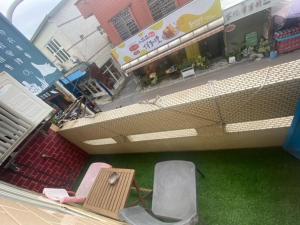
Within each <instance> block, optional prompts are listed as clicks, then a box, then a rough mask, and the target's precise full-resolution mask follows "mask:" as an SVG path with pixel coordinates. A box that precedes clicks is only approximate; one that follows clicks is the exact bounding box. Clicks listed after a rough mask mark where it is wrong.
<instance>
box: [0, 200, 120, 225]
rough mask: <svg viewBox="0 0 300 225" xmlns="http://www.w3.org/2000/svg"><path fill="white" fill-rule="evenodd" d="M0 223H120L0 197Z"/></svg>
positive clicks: (79, 224)
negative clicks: (70, 213) (42, 207)
mask: <svg viewBox="0 0 300 225" xmlns="http://www.w3.org/2000/svg"><path fill="white" fill-rule="evenodd" d="M0 218H1V220H0V224H3V225H122V224H123V223H121V222H118V221H113V220H110V219H106V218H104V217H103V218H101V221H99V220H95V219H91V218H87V217H82V216H75V215H69V214H65V213H60V212H56V211H52V210H46V209H41V208H37V207H35V206H33V205H29V204H25V203H18V202H14V201H11V200H7V199H0Z"/></svg>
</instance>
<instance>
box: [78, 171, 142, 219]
mask: <svg viewBox="0 0 300 225" xmlns="http://www.w3.org/2000/svg"><path fill="white" fill-rule="evenodd" d="M114 172H115V173H117V174H118V175H119V176H120V178H119V180H118V181H117V182H116V183H115V184H114V185H111V184H109V182H108V179H109V177H110V175H111V174H112V173H114ZM134 175H135V171H134V170H132V169H118V168H110V169H101V172H100V173H99V174H98V177H97V178H96V181H95V183H94V185H93V187H92V189H91V191H90V193H89V194H88V197H87V199H86V201H85V202H84V205H83V207H84V208H86V209H89V210H91V211H93V212H96V213H99V214H101V215H104V216H108V217H111V218H113V219H119V213H120V210H121V209H123V208H124V207H125V205H126V202H127V199H128V197H129V194H130V190H131V186H132V185H133V186H134V187H135V188H136V190H137V193H138V196H139V199H140V201H141V203H142V204H143V203H144V202H143V199H142V197H141V194H140V189H139V187H138V185H137V182H136V180H135V178H134Z"/></svg>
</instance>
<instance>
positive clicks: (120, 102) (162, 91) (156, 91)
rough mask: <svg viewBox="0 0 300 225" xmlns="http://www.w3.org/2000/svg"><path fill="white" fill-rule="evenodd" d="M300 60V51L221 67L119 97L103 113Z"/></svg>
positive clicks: (105, 107) (103, 107)
mask: <svg viewBox="0 0 300 225" xmlns="http://www.w3.org/2000/svg"><path fill="white" fill-rule="evenodd" d="M299 58H300V50H298V51H295V52H291V53H288V54H285V55H280V56H279V57H278V58H276V59H274V60H270V59H269V58H264V59H262V60H260V61H251V62H250V61H246V62H241V63H237V64H234V65H229V66H225V65H224V67H221V68H220V69H218V70H214V71H207V72H204V73H200V74H197V75H196V76H194V77H190V78H186V79H177V80H174V81H173V82H170V83H166V84H163V85H158V86H157V87H153V88H150V89H146V90H141V91H135V92H134V93H131V94H129V93H128V91H126V92H127V93H126V94H128V95H119V96H118V97H117V98H116V99H114V100H113V102H111V103H108V104H106V105H103V106H102V107H101V109H102V111H108V110H112V109H115V108H120V107H123V106H127V105H131V104H135V103H138V102H141V101H144V100H146V99H152V98H155V97H156V96H158V95H159V96H164V95H168V94H171V93H174V92H178V91H182V90H186V89H189V88H193V87H196V86H199V85H202V84H205V83H207V82H208V81H210V80H222V79H226V78H229V77H233V76H237V75H240V74H243V73H248V72H251V71H255V70H259V69H263V68H265V67H268V66H274V65H278V64H282V63H286V62H290V61H294V60H297V59H299Z"/></svg>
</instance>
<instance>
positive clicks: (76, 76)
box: [61, 70, 86, 84]
mask: <svg viewBox="0 0 300 225" xmlns="http://www.w3.org/2000/svg"><path fill="white" fill-rule="evenodd" d="M85 74H86V71H80V70H77V71H76V72H74V73H71V74H70V75H69V76H67V79H66V78H64V79H61V81H62V82H63V83H64V84H68V83H70V81H71V82H73V81H75V80H77V79H79V78H81V77H83V76H84V75H85Z"/></svg>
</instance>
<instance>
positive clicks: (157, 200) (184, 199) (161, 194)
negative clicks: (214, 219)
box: [120, 160, 198, 225]
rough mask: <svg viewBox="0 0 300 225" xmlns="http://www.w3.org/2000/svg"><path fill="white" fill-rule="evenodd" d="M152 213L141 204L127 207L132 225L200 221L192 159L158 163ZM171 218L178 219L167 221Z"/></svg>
mask: <svg viewBox="0 0 300 225" xmlns="http://www.w3.org/2000/svg"><path fill="white" fill-rule="evenodd" d="M152 213H153V215H151V214H149V213H148V212H147V211H146V210H145V209H144V208H142V207H140V206H135V207H130V208H126V209H123V210H122V211H121V213H120V217H121V218H122V219H124V220H125V221H126V222H127V223H128V224H130V225H195V224H197V223H198V214H197V193H196V168H195V165H194V164H193V163H192V162H187V161H177V160H174V161H165V162H160V163H157V164H156V165H155V171H154V186H153V199H152ZM162 219H169V220H170V219H171V220H172V221H175V222H163V221H162Z"/></svg>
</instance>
